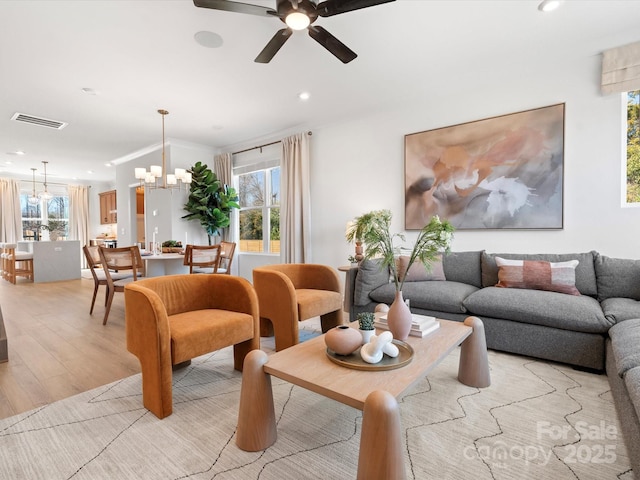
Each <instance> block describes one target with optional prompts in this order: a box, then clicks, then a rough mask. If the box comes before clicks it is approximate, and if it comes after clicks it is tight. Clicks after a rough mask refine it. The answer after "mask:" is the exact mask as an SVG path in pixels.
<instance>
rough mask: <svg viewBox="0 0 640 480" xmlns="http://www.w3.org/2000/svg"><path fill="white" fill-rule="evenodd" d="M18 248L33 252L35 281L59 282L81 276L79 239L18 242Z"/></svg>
mask: <svg viewBox="0 0 640 480" xmlns="http://www.w3.org/2000/svg"><path fill="white" fill-rule="evenodd" d="M18 249H19V250H24V251H28V252H33V281H34V282H35V283H40V282H58V281H61V280H75V279H77V278H80V270H81V269H80V260H81V250H80V241H79V240H61V241H57V242H47V241H40V242H18Z"/></svg>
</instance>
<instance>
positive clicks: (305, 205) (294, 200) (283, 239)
mask: <svg viewBox="0 0 640 480" xmlns="http://www.w3.org/2000/svg"><path fill="white" fill-rule="evenodd" d="M309 157H310V155H309V136H308V134H307V133H299V134H296V135H292V136H290V137H287V138H284V139H283V140H282V159H281V163H280V188H281V191H282V201H281V204H280V259H281V261H282V262H284V263H307V262H310V261H311V237H310V235H311V228H310V225H311V204H310V202H311V195H310V193H309V163H310V162H309Z"/></svg>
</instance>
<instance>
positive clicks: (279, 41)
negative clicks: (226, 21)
mask: <svg viewBox="0 0 640 480" xmlns="http://www.w3.org/2000/svg"><path fill="white" fill-rule="evenodd" d="M394 1H395V0H326V1H324V2H321V3H318V4H316V3H315V0H276V4H277V5H276V9H275V10H274V9H272V8H268V7H263V6H260V5H250V4H248V3H240V2H233V1H230V0H193V3H194V4H195V6H196V7H202V8H212V9H214V10H226V11H228V12H238V13H248V14H250V15H260V16H263V17H264V16H266V17H275V18H279V19H280V20H282V21H283V22H285V23H286V24H287V27H286V28H283V29H282V30H278V31H277V32H276V34H275V35H274V36H273V38H271V40H270V41H269V43H267V46H266V47H264V49H263V50H262V52H260V54H259V55H258V56H257V57H256V59H255V61H256V62H258V63H269V62H270V61H271V59H272V58H273V57H274V55H275V54H276V53H278V50H280V48H282V46H283V45H284V43H285V42H286V41H287V40H288V39H289V37H290V36H291V34H292V33H293V30H304V29H305V28H306V29H307V30H308V31H309V36H310V37H311V38H313V39H314V40H315V41H316V42H318V43H319V44H320V45H322V46H323V47H324V48H326V49H327V50H329V52H331V53H332V54H333V55H335V56H336V57H337V58H338V59H339V60H340V61H342V63H349V62H350V61H351V60H353V59H354V58H356V57H357V56H358V55H356V53H355V52H354V51H352V50H351V49H350V48H349V47H347V46H346V45H345V44H344V43H342V42H341V41H340V40H338V39H337V38H336V37H334V36H333V35H331V34H330V33H329V32H328V31H326V30H325V29H324V28H322V27H321V26H318V25H313V22H315V21H316V20H317V18H318V17H331V16H333V15H338V14H340V13H347V12H351V11H353V10H359V9H361V8H367V7H373V6H375V5H380V4H382V3H388V2H394Z"/></svg>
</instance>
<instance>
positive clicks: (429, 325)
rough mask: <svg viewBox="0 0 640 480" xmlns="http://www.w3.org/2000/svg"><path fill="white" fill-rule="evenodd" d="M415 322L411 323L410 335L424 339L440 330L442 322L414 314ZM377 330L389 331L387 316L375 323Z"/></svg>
mask: <svg viewBox="0 0 640 480" xmlns="http://www.w3.org/2000/svg"><path fill="white" fill-rule="evenodd" d="M411 316H412V317H413V321H412V322H411V330H410V331H409V335H410V336H412V337H424V336H426V335H429V334H430V333H432V332H434V331H436V330H437V329H438V328H440V322H438V321H437V320H436V317H429V316H427V315H417V314H415V313H414V314H412V315H411ZM375 326H376V328H380V329H382V330H389V324H388V323H387V316H386V315H382V316H381V317H378V318H377V319H376V321H375Z"/></svg>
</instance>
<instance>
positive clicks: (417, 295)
mask: <svg viewBox="0 0 640 480" xmlns="http://www.w3.org/2000/svg"><path fill="white" fill-rule="evenodd" d="M476 290H478V287H474V286H473V285H468V284H466V283H459V282H451V281H449V280H445V281H426V282H410V283H405V284H404V286H403V287H402V296H403V298H404V299H405V300H406V299H409V303H410V305H411V308H419V309H423V310H436V311H440V312H449V313H465V312H466V310H465V308H464V306H463V305H462V301H463V300H464V299H465V298H466V297H467V296H469V295H470V294H471V293H473V292H475V291H476ZM395 294H396V289H395V285H394V284H393V283H389V284H386V285H382V286H381V287H378V288H376V289H375V290H374V291H372V292H371V294H370V296H371V299H372V300H374V301H376V302H378V303H386V304H387V305H391V303H393V300H394V299H395Z"/></svg>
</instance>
